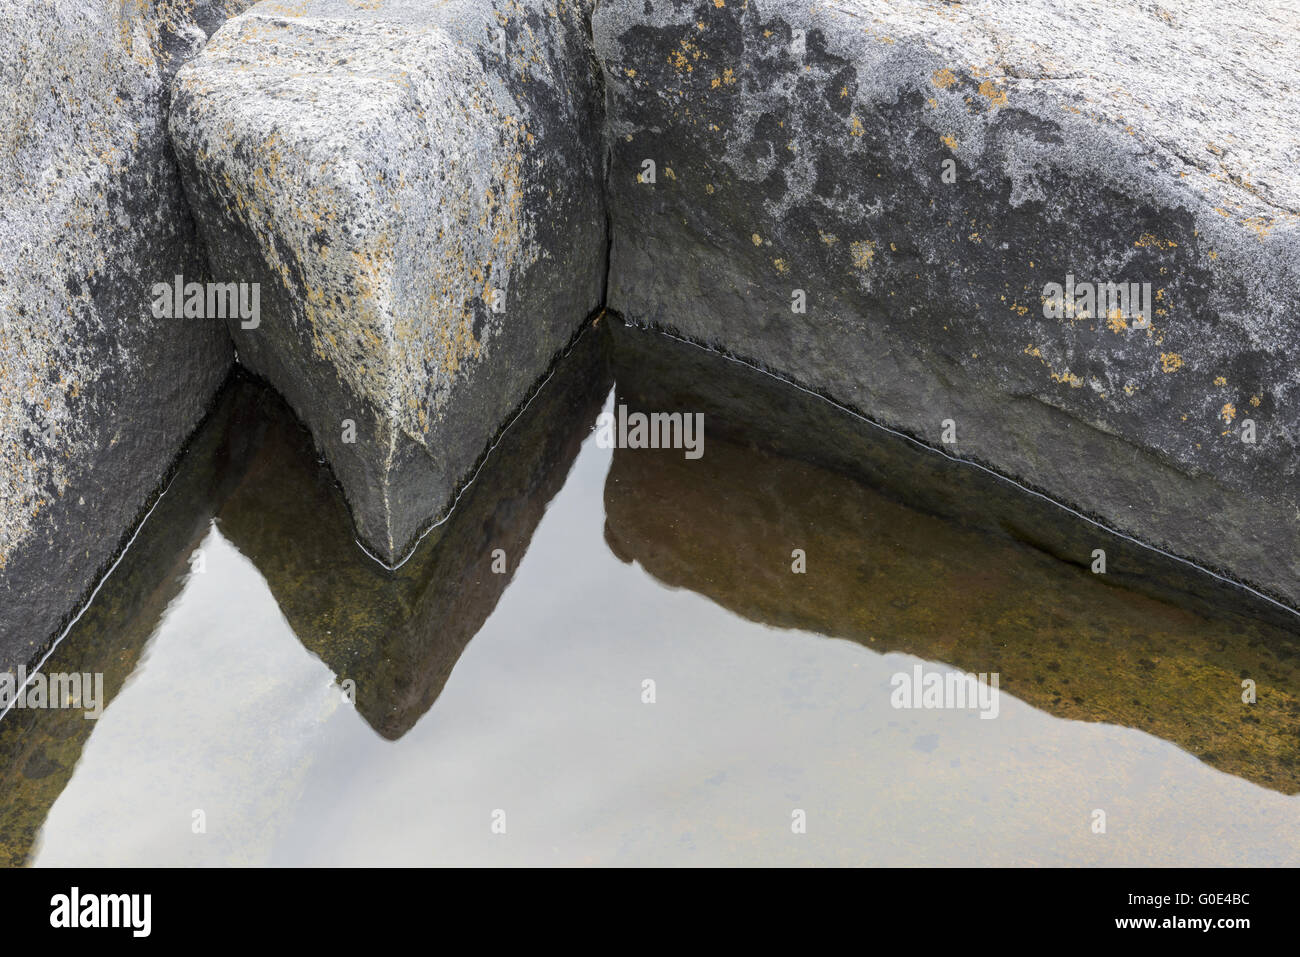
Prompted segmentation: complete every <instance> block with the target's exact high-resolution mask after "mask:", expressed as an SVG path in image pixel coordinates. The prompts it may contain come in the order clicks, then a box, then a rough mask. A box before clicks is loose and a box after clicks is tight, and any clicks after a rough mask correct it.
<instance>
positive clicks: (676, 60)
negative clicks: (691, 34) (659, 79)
mask: <svg viewBox="0 0 1300 957" xmlns="http://www.w3.org/2000/svg"><path fill="white" fill-rule="evenodd" d="M701 57H703V58H704V59H705V60H707V59H708V58H709V55H708V54H707V53H705V52H704V51H703V50H701V49H700V48H699V47H698V46H696V45H695V44H694V43H692V42H691V41H690V40H682V41H681V43H680V45H679V47H678V49H676V50H674V51H673V52H672V53H670V54H668V62H669V63H670V64H671V65H672V67H673V69H674V70H676V71H677V72H678V73H680V72H682V70H683V69H684V70H686V72H687V73H693V72H694V71H695V67H694V66H692V65H691V64H692V62H693V61H698V60H699V59H700V58H701Z"/></svg>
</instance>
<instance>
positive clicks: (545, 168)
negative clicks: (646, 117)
mask: <svg viewBox="0 0 1300 957" xmlns="http://www.w3.org/2000/svg"><path fill="white" fill-rule="evenodd" d="M590 6H591V4H590V3H589V2H586V3H584V2H578V3H574V2H567V0H556V2H526V3H520V2H513V0H496V2H494V3H483V2H452V3H446V4H440V5H436V6H432V5H430V4H427V3H423V2H418V0H387V2H384V0H379V2H374V3H367V4H354V3H350V2H347V0H307V2H303V3H294V4H282V3H273V2H266V3H261V4H258V5H257V6H255V7H253V8H252V9H251V10H250V11H249V12H248V13H246V14H245V15H243V16H242V17H239V18H237V19H236V20H233V21H231V22H230V23H229V24H227V26H226V27H225V28H224V29H223V30H222V31H221V32H220V34H219V35H218V36H217V37H216V38H215V39H214V40H213V42H212V43H211V44H210V45H209V46H208V47H207V48H206V49H205V50H204V51H203V53H202V54H201V55H200V56H199V57H198V58H197V59H195V60H193V61H192V62H190V63H189V64H187V65H186V66H185V67H184V68H183V69H182V70H181V71H180V73H179V74H178V75H177V79H176V84H175V88H174V97H175V98H174V102H173V108H172V114H171V131H172V135H173V138H174V142H175V147H176V151H177V155H178V157H179V158H180V161H181V164H182V167H183V169H184V171H185V182H186V189H187V191H188V193H189V196H190V199H191V202H192V204H193V206H194V207H195V209H196V214H197V216H198V219H199V221H200V223H201V224H202V228H203V232H204V236H205V239H206V242H207V246H208V251H209V255H210V258H211V261H212V264H213V267H214V270H215V271H216V272H217V273H218V274H221V275H223V276H225V277H228V278H230V279H232V280H240V281H249V282H258V283H260V301H261V318H260V323H259V324H258V325H257V326H256V327H255V328H245V326H246V325H248V324H247V323H243V322H235V321H232V322H231V330H232V332H233V334H234V336H235V339H236V345H237V348H238V351H239V357H240V360H241V362H243V363H244V364H246V365H247V366H248V367H250V368H251V369H253V370H254V371H256V372H257V373H259V374H260V375H262V376H264V377H265V378H266V379H268V380H269V381H270V382H271V383H272V384H273V385H274V386H275V387H276V388H277V389H278V390H279V391H280V392H281V393H282V394H283V395H284V396H285V397H286V398H287V399H288V401H289V403H290V405H291V406H292V407H293V408H294V410H295V411H296V412H297V414H298V415H299V416H300V417H301V418H302V419H303V420H304V421H305V422H306V423H307V425H308V426H309V427H310V429H311V431H312V433H313V435H314V437H315V440H316V443H317V445H318V446H319V447H320V448H321V449H322V450H323V452H324V454H325V456H326V457H327V458H328V460H329V462H330V464H331V466H332V467H333V469H334V472H335V474H336V475H337V477H338V479H339V481H340V483H341V484H342V486H343V489H344V492H345V494H346V496H347V499H348V502H349V505H350V506H351V510H352V514H353V518H354V520H355V522H356V525H357V528H358V530H359V532H360V536H361V539H362V541H363V542H364V543H365V544H366V545H367V546H368V547H369V548H370V549H371V550H372V551H373V552H374V553H375V554H376V555H377V556H378V557H380V558H381V559H383V560H384V561H385V562H387V563H394V562H396V561H397V560H399V559H400V558H401V557H403V556H404V555H405V554H407V553H408V551H409V547H410V546H411V544H412V543H413V542H414V540H415V539H416V538H417V537H418V535H419V534H420V533H421V532H422V531H423V530H424V529H425V528H426V527H427V526H428V525H429V523H430V522H431V521H432V520H434V519H437V518H438V517H439V516H440V515H442V514H444V513H445V512H446V510H447V508H448V506H449V504H450V503H451V502H452V501H453V497H454V495H455V493H456V491H457V489H458V488H459V487H460V486H461V484H462V483H463V482H464V481H465V479H466V478H467V477H468V476H469V475H470V474H471V473H472V471H473V468H474V466H475V463H476V462H477V461H478V460H479V459H480V457H481V456H482V454H483V452H484V450H485V448H486V447H487V445H488V444H489V441H490V440H491V438H492V437H493V435H494V434H495V432H496V431H497V429H498V428H499V427H500V425H501V423H502V422H504V421H505V420H506V419H507V418H508V417H509V415H510V413H511V411H512V410H513V409H515V408H516V407H517V406H518V405H519V404H520V403H521V402H522V401H523V400H525V399H526V397H527V396H528V394H529V392H530V390H531V389H532V388H533V387H534V385H535V384H536V383H537V382H538V381H539V379H540V377H541V376H542V375H543V374H544V373H545V372H546V370H547V368H548V367H549V365H550V363H551V361H552V359H553V358H554V357H555V356H556V355H557V354H558V352H559V351H560V350H561V349H562V348H563V347H564V346H565V345H566V344H567V343H568V341H569V340H570V339H571V338H572V336H573V334H574V333H575V332H576V330H577V329H578V328H579V327H580V325H581V323H582V322H583V320H584V319H586V318H587V317H588V315H589V314H590V313H591V312H592V311H593V310H595V309H596V308H597V307H598V306H599V305H600V304H601V299H602V291H603V285H604V275H605V259H606V251H607V242H606V230H605V212H604V206H603V201H602V198H601V196H602V191H601V182H602V163H601V149H600V123H601V117H602V95H603V94H602V91H601V86H600V80H599V71H598V69H597V67H596V63H595V60H594V57H593V55H592V52H591V46H590V37H589V16H590Z"/></svg>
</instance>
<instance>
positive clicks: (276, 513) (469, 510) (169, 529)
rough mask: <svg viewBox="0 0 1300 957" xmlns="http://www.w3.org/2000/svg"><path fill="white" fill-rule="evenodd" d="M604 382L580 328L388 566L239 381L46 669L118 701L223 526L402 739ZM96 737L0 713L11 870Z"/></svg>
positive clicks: (70, 715) (490, 604)
mask: <svg viewBox="0 0 1300 957" xmlns="http://www.w3.org/2000/svg"><path fill="white" fill-rule="evenodd" d="M608 390H609V385H608V375H607V373H606V371H605V360H604V356H603V354H602V352H601V340H600V337H599V336H596V335H586V336H583V337H582V339H580V340H579V342H578V344H577V345H576V346H575V348H574V351H573V352H572V353H571V354H570V356H569V357H568V358H567V359H566V360H565V361H564V362H562V363H560V365H559V366H557V368H556V371H555V374H554V376H553V377H552V379H551V380H550V381H549V382H548V383H547V384H546V385H545V386H544V387H543V388H542V389H541V391H540V392H539V393H538V394H537V396H536V397H535V398H534V400H533V401H532V403H530V404H529V406H528V408H527V410H526V411H525V412H524V413H523V414H522V415H521V416H520V418H519V419H518V420H517V421H516V422H515V423H514V425H513V426H512V427H511V428H509V429H508V430H506V432H505V433H504V434H503V435H502V437H501V442H500V444H499V445H498V447H497V448H496V449H495V450H494V451H493V453H492V455H491V456H490V457H489V458H488V459H487V460H486V462H485V464H484V468H483V470H482V471H481V472H480V473H479V476H478V479H477V481H476V482H475V483H474V484H473V485H471V486H470V487H469V488H468V489H467V490H466V492H465V494H464V495H463V496H462V498H461V501H460V504H459V506H458V507H457V509H456V511H455V512H454V514H453V517H452V518H451V519H449V520H448V521H447V522H446V523H445V524H444V525H442V526H441V527H440V528H438V529H436V530H435V531H433V532H432V533H430V535H429V536H428V538H427V539H426V540H425V542H424V544H423V545H422V546H421V547H420V549H419V550H418V551H417V552H416V554H415V555H414V556H413V557H412V558H411V560H410V561H409V562H407V563H406V564H405V565H404V566H403V567H402V568H401V569H399V570H398V571H397V572H395V573H390V572H387V571H385V570H384V569H383V568H381V567H380V566H379V565H377V564H376V563H375V562H373V561H371V560H370V559H369V558H367V557H366V556H365V555H364V554H362V553H361V551H360V550H359V549H358V547H357V545H356V543H355V541H354V540H353V534H352V524H351V521H350V519H349V517H348V513H347V510H346V508H345V506H344V504H343V501H342V498H341V495H340V493H339V490H338V487H337V485H336V484H335V483H334V481H333V478H332V477H331V475H330V473H329V471H328V470H327V469H325V468H324V467H323V466H321V465H319V464H318V462H317V460H316V457H315V455H314V452H313V450H312V446H311V439H310V437H309V436H308V435H307V433H306V432H305V430H304V429H303V428H302V427H301V425H299V423H298V422H297V421H296V420H295V419H294V417H293V415H292V413H291V412H290V411H289V409H288V408H287V407H286V406H285V405H284V403H283V402H282V401H281V400H280V399H279V397H278V396H276V395H275V394H274V393H273V392H271V391H270V390H269V389H267V388H266V387H265V386H264V385H263V384H261V383H260V382H257V381H254V380H251V379H249V378H247V377H243V376H239V377H236V378H235V379H234V380H233V381H232V382H231V383H230V384H229V385H228V386H227V388H226V389H225V391H224V392H223V394H222V396H221V399H220V400H219V402H218V403H217V406H216V409H215V410H214V412H213V414H212V415H211V417H210V418H209V420H208V422H207V423H206V424H205V425H204V426H203V428H202V429H200V431H199V432H198V434H196V436H195V437H194V439H193V441H192V442H191V445H190V448H189V450H188V451H187V453H186V455H185V457H184V459H183V460H182V462H181V465H180V468H179V470H178V472H177V475H176V478H175V480H174V481H173V483H172V485H171V487H170V489H169V490H168V492H167V494H166V495H165V496H163V498H162V499H160V500H159V502H158V506H157V508H156V509H155V511H154V513H153V515H152V516H151V517H150V519H149V521H148V522H146V523H145V525H144V526H143V527H142V528H141V530H140V534H139V537H138V538H137V539H136V541H135V543H134V544H133V545H132V547H131V548H130V549H128V550H127V552H126V553H125V555H124V556H123V558H122V561H121V563H120V564H119V565H118V567H117V569H116V570H115V571H114V573H113V574H112V576H110V577H109V578H108V580H107V581H105V583H104V585H103V587H102V588H101V590H100V592H99V594H98V595H97V596H96V598H95V601H94V602H92V603H91V605H90V606H89V607H88V609H87V610H86V612H85V614H84V615H83V616H82V618H81V619H80V621H78V623H77V624H76V625H75V626H74V627H73V629H72V631H71V632H70V633H69V634H68V637H67V638H66V639H65V640H64V641H63V642H62V643H61V644H60V645H59V647H58V648H57V649H56V650H55V652H54V654H53V655H52V656H51V658H50V660H49V662H48V664H47V669H46V670H47V671H49V672H72V671H77V672H91V673H94V672H102V673H103V674H104V696H105V701H106V702H111V701H112V700H113V698H114V697H115V696H116V695H117V693H118V692H119V691H120V690H121V688H122V686H123V684H124V682H125V681H126V679H127V678H128V677H129V676H130V674H131V672H132V671H133V670H134V669H135V667H136V664H137V663H138V662H139V660H140V657H141V654H142V652H143V650H144V648H145V646H146V644H147V642H148V639H149V637H150V636H151V635H152V634H153V632H154V630H155V629H156V627H157V625H158V622H159V620H160V619H161V617H162V615H163V612H164V611H165V610H166V608H167V605H168V603H169V602H171V601H172V599H173V598H175V597H176V596H177V595H178V594H179V593H180V591H181V588H182V585H183V582H184V580H185V576H186V573H187V572H188V570H189V565H188V563H187V559H188V558H189V556H190V554H191V553H192V551H193V550H194V548H195V547H197V545H198V544H199V542H200V541H201V540H202V538H203V536H204V533H205V531H206V529H207V528H208V526H209V523H210V522H211V521H212V519H213V518H214V516H215V517H216V520H217V522H218V524H219V527H220V530H221V532H222V534H223V535H224V536H225V537H226V538H227V539H228V540H229V541H231V542H232V543H233V544H234V545H236V546H237V547H238V548H239V549H240V551H241V552H243V554H244V555H245V556H246V557H248V558H249V559H250V560H252V561H253V563H254V564H255V565H256V566H257V568H258V570H259V571H260V572H261V574H262V575H263V576H264V577H265V578H266V580H267V583H268V585H269V586H270V588H271V591H272V593H273V594H274V596H275V598H276V600H277V602H278V603H279V605H280V608H281V610H282V611H283V612H284V614H285V617H286V618H287V619H288V621H289V623H290V625H291V626H292V628H293V629H294V631H295V633H296V634H297V635H298V637H299V638H300V639H301V640H302V642H303V644H304V645H305V646H306V647H307V648H308V649H310V650H311V651H312V652H314V653H315V654H317V655H318V656H319V657H320V658H321V659H322V660H324V661H325V663H326V664H327V665H329V666H330V667H331V669H333V670H334V671H335V673H336V674H337V675H338V676H339V677H340V679H342V678H351V679H352V680H353V681H355V682H356V686H357V687H356V691H357V708H358V710H359V711H360V712H361V714H362V715H363V716H364V717H365V718H366V720H367V721H369V722H370V723H371V724H372V725H373V726H374V727H375V728H376V730H378V731H379V732H380V733H381V734H383V735H384V736H385V737H388V738H397V737H399V736H400V735H401V734H402V733H404V732H405V731H406V730H407V729H409V728H410V727H411V726H412V725H413V724H414V723H415V721H416V720H417V719H418V718H419V717H420V715H421V714H423V713H424V712H425V711H426V710H428V708H429V706H430V705H431V704H432V703H433V701H434V700H435V699H436V698H437V696H438V693H439V692H440V691H441V690H442V686H443V685H444V684H445V683H446V680H447V676H448V675H449V674H450V672H451V669H452V667H453V666H454V665H455V663H456V660H457V659H458V658H459V656H460V653H461V652H462V651H463V650H464V648H465V645H466V644H467V643H468V642H469V640H470V639H471V638H472V637H473V636H474V634H475V633H476V632H477V631H478V629H479V627H480V626H481V625H482V623H483V621H484V620H485V619H486V618H487V616H488V615H489V614H490V613H491V612H492V609H493V608H494V607H495V606H496V602H497V601H498V599H499V598H500V597H501V594H502V593H503V592H504V590H505V588H506V586H507V585H508V584H509V581H510V578H511V577H512V574H513V571H514V569H515V568H516V567H517V566H518V563H519V561H520V559H522V557H523V555H524V552H525V550H526V549H527V547H528V543H529V540H530V538H531V536H532V533H533V529H534V528H535V527H536V525H537V523H538V521H540V519H541V516H542V513H543V512H544V511H545V508H546V505H547V503H548V502H549V501H550V499H551V497H552V496H553V495H554V494H555V492H556V491H558V490H559V487H560V485H561V484H562V483H563V482H564V478H565V476H566V475H567V473H568V469H569V466H570V464H571V463H572V461H573V459H574V456H575V455H576V454H577V450H578V447H579V445H580V444H581V442H582V439H583V438H584V437H585V436H586V435H587V432H588V428H589V426H590V424H591V423H592V421H594V419H595V415H596V412H597V411H598V409H599V406H600V402H601V400H602V399H603V398H604V396H605V395H606V393H607V392H608ZM494 548H503V549H505V551H506V554H507V556H508V558H509V561H508V565H507V567H508V570H509V571H508V573H507V574H505V575H494V574H491V573H490V554H491V551H492V549H494ZM94 727H95V723H94V722H93V721H87V720H86V719H85V718H84V717H83V713H82V712H81V711H80V710H71V709H66V710H59V709H45V710H39V711H38V710H27V711H20V710H16V709H15V710H14V711H12V712H10V714H9V715H8V716H7V717H6V718H5V719H4V720H3V721H0V866H16V865H20V864H22V863H23V862H24V861H26V859H27V858H28V856H29V854H30V852H31V848H32V843H33V841H34V840H35V837H36V835H37V833H38V832H39V830H40V828H41V825H42V824H43V823H44V821H45V818H46V815H47V814H48V813H49V810H50V808H51V806H52V805H53V804H54V801H55V800H56V799H57V798H58V796H59V794H60V793H61V792H62V791H63V789H64V787H65V786H66V784H67V782H68V780H69V779H70V778H71V776H72V772H73V770H74V768H75V766H76V763H77V761H78V759H79V758H80V756H81V751H82V748H83V746H84V745H85V742H86V739H87V738H88V737H89V735H90V732H91V731H93V730H94Z"/></svg>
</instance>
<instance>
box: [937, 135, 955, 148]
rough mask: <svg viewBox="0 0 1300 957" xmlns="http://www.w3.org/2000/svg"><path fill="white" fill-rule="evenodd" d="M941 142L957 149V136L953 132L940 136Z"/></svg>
mask: <svg viewBox="0 0 1300 957" xmlns="http://www.w3.org/2000/svg"><path fill="white" fill-rule="evenodd" d="M939 142H940V143H942V144H943V145H944V146H946V147H948V149H950V150H955V149H956V148H957V137H955V136H953V135H952V134H951V133H948V134H946V135H944V136H941V137H939Z"/></svg>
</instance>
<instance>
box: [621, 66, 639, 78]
mask: <svg viewBox="0 0 1300 957" xmlns="http://www.w3.org/2000/svg"><path fill="white" fill-rule="evenodd" d="M623 72H624V73H626V74H627V75H628V76H636V70H633V69H631V68H630V67H629V68H628V69H626V70H624V71H623Z"/></svg>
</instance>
